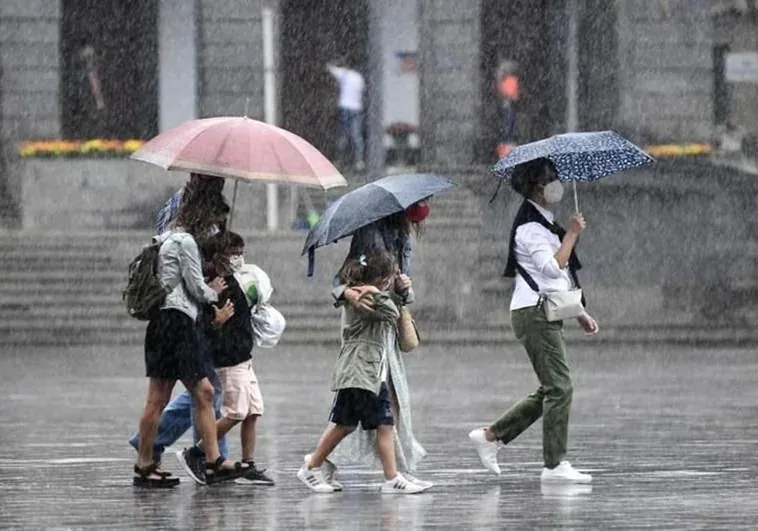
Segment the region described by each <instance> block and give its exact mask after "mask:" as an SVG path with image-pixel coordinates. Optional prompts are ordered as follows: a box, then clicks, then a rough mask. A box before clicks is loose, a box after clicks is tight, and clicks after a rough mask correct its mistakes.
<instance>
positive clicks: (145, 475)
mask: <svg viewBox="0 0 758 531" xmlns="http://www.w3.org/2000/svg"><path fill="white" fill-rule="evenodd" d="M134 473H135V474H137V475H136V476H134V478H133V480H132V482H133V484H134V486H135V487H142V488H145V489H170V488H173V487H176V486H177V485H178V484H179V478H174V477H170V476H171V474H169V473H168V472H159V471H158V465H157V464H156V463H152V464H150V465H147V466H146V467H144V468H140V467H138V466H137V465H134ZM152 475H156V476H158V477H157V478H151V477H150V476H152Z"/></svg>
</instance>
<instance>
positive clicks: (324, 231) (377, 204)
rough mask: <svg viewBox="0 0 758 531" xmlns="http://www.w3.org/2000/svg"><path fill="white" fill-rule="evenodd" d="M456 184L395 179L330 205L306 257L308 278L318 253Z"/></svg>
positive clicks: (430, 178)
mask: <svg viewBox="0 0 758 531" xmlns="http://www.w3.org/2000/svg"><path fill="white" fill-rule="evenodd" d="M452 186H455V184H454V183H453V182H451V181H449V180H448V179H445V178H444V177H440V176H439V175H434V174H430V173H413V174H403V175H392V176H390V177H385V178H383V179H379V180H377V181H374V182H372V183H369V184H365V185H363V186H361V187H360V188H356V189H355V190H353V191H351V192H348V193H346V194H345V195H343V196H342V197H340V198H339V199H337V200H336V201H335V202H334V203H332V204H331V205H329V208H327V209H326V211H325V212H324V214H323V215H322V216H321V219H319V221H318V223H316V225H315V226H314V227H313V228H312V229H311V230H310V232H309V233H308V237H307V238H306V240H305V245H304V246H303V252H302V254H305V253H308V276H312V275H313V266H314V259H315V250H316V249H317V248H318V247H322V246H324V245H328V244H330V243H334V242H336V241H337V240H339V239H340V238H344V237H345V236H350V235H351V234H353V233H354V232H355V231H357V230H358V229H360V228H361V227H365V226H366V225H368V224H370V223H373V222H374V221H377V220H379V219H382V218H385V217H387V216H391V215H392V214H395V213H397V212H401V211H403V210H405V209H406V208H408V207H409V206H411V205H412V204H414V203H418V202H419V201H421V200H422V199H426V198H427V197H430V196H432V195H434V194H436V193H437V192H441V191H442V190H446V189H447V188H450V187H452Z"/></svg>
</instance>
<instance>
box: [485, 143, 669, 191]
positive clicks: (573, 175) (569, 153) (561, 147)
mask: <svg viewBox="0 0 758 531" xmlns="http://www.w3.org/2000/svg"><path fill="white" fill-rule="evenodd" d="M541 157H545V158H548V159H550V160H551V161H552V162H553V164H554V165H555V169H556V170H558V178H559V179H560V180H561V181H595V180H597V179H600V178H602V177H606V176H608V175H613V174H614V173H618V172H621V171H624V170H629V169H631V168H637V167H640V166H645V165H647V164H650V163H652V162H655V159H653V157H651V156H650V155H648V154H647V153H645V152H644V151H642V149H640V148H639V147H637V146H635V145H634V144H632V143H631V142H630V141H629V140H627V139H625V138H624V137H622V136H621V135H619V134H618V133H615V132H613V131H595V132H591V133H566V134H563V135H555V136H551V137H550V138H546V139H544V140H539V141H537V142H531V143H529V144H524V145H521V146H516V147H515V148H513V151H511V152H510V153H509V154H508V155H506V156H505V157H503V158H502V159H500V160H499V161H498V163H497V164H495V166H494V167H493V168H492V173H493V174H494V175H495V176H496V177H499V178H501V179H510V177H511V175H513V168H514V167H515V166H517V165H519V164H522V163H524V162H529V161H530V160H534V159H538V158H541Z"/></svg>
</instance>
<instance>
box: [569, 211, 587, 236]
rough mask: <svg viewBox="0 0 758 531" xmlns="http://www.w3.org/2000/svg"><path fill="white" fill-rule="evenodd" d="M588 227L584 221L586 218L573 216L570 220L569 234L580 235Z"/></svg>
mask: <svg viewBox="0 0 758 531" xmlns="http://www.w3.org/2000/svg"><path fill="white" fill-rule="evenodd" d="M585 226H586V223H585V221H584V216H582V215H581V214H576V215H573V216H571V217H570V218H569V222H568V232H573V233H574V234H579V233H580V232H582V231H583V230H584V228H585Z"/></svg>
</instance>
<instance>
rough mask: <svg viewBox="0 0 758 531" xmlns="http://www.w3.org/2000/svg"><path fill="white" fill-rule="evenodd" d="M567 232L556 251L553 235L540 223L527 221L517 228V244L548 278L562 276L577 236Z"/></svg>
mask: <svg viewBox="0 0 758 531" xmlns="http://www.w3.org/2000/svg"><path fill="white" fill-rule="evenodd" d="M571 234H572V233H568V232H567V233H566V235H565V236H564V238H563V241H562V243H561V245H560V247H559V249H558V251H557V252H556V251H555V250H554V249H555V247H554V245H555V244H554V243H553V242H554V239H553V235H552V234H551V233H550V232H549V231H548V230H547V229H546V228H545V227H543V226H542V225H540V224H539V223H525V224H524V225H521V226H520V227H519V228H518V229H516V238H515V243H516V246H517V247H519V248H521V249H523V250H524V251H525V252H526V254H528V255H529V256H530V257H531V259H532V261H533V262H534V265H535V266H536V268H537V269H538V270H539V272H540V274H542V275H544V276H546V277H548V278H560V277H561V276H562V275H563V274H564V272H563V270H564V269H565V268H566V267H567V266H568V260H569V257H570V256H571V251H572V250H573V248H574V244H575V243H576V236H572V235H571Z"/></svg>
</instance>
